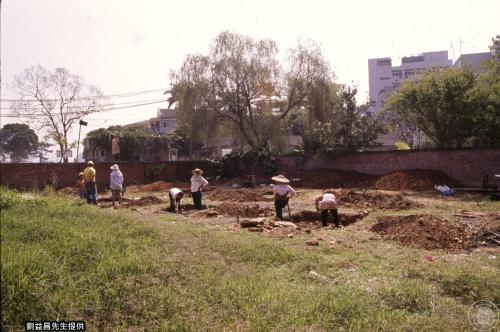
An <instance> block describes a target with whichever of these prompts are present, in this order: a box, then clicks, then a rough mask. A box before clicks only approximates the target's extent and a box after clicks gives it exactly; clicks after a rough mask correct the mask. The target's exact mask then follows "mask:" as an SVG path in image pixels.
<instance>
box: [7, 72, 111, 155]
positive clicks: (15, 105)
mask: <svg viewBox="0 0 500 332" xmlns="http://www.w3.org/2000/svg"><path fill="white" fill-rule="evenodd" d="M12 90H13V91H14V92H15V93H16V94H17V95H18V99H16V100H14V101H12V104H11V109H12V111H13V112H14V114H16V115H18V116H19V117H22V118H23V119H27V122H29V123H30V124H32V126H33V127H34V128H36V129H37V130H44V131H46V133H47V137H48V138H49V139H50V140H53V141H54V142H55V143H56V144H57V145H58V146H59V149H60V150H61V151H67V150H68V149H70V148H71V147H73V144H72V143H71V142H69V139H68V136H69V133H70V131H71V128H72V127H73V126H74V125H75V124H78V121H79V120H80V119H81V118H82V117H83V116H85V115H88V114H90V113H94V112H98V111H100V110H101V109H102V105H103V103H104V97H103V94H102V92H101V91H100V90H99V89H98V88H97V87H95V86H93V85H90V84H88V83H86V82H85V81H84V80H83V78H82V77H80V76H78V75H74V74H71V73H70V72H69V71H68V70H66V69H65V68H56V69H55V70H54V71H53V72H51V71H49V70H47V69H45V68H43V67H42V66H36V67H30V68H27V69H25V70H24V71H23V72H22V73H21V74H20V75H18V76H16V77H15V78H14V83H13V86H12ZM61 160H64V162H68V158H63V157H62V158H61Z"/></svg>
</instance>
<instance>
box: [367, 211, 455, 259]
mask: <svg viewBox="0 0 500 332" xmlns="http://www.w3.org/2000/svg"><path fill="white" fill-rule="evenodd" d="M371 230H372V231H373V232H376V233H381V234H384V235H386V236H387V237H389V238H391V239H393V240H397V241H399V242H401V243H403V244H404V245H411V246H415V247H420V248H424V249H446V250H450V251H453V250H460V249H461V248H462V244H461V243H460V242H459V241H460V240H461V239H462V230H461V228H460V227H459V226H457V225H454V224H452V223H450V222H448V221H446V220H443V219H440V218H437V217H434V216H431V215H411V216H405V217H383V218H379V219H378V221H377V223H376V224H375V225H373V226H372V228H371Z"/></svg>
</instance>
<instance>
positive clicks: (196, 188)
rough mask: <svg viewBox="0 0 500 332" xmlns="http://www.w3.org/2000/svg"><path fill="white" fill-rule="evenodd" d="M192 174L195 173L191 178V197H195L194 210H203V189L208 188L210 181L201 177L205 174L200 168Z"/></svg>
mask: <svg viewBox="0 0 500 332" xmlns="http://www.w3.org/2000/svg"><path fill="white" fill-rule="evenodd" d="M191 173H193V176H192V177H191V196H193V204H194V208H195V209H197V210H201V209H202V208H203V207H202V206H201V198H202V193H201V188H202V187H204V186H207V185H208V181H207V180H206V179H205V178H204V177H203V176H201V175H202V174H203V170H201V169H199V168H196V169H193V170H192V171H191ZM205 205H206V204H205Z"/></svg>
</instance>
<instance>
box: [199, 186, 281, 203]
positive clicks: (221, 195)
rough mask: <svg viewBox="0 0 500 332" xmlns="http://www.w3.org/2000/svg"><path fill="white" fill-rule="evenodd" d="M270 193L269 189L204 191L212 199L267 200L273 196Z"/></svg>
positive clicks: (231, 200)
mask: <svg viewBox="0 0 500 332" xmlns="http://www.w3.org/2000/svg"><path fill="white" fill-rule="evenodd" d="M272 193H273V192H272V190H269V189H229V188H217V189H214V190H211V191H209V192H207V193H205V195H207V197H209V198H210V199H211V200H214V201H229V202H269V201H272V200H273V197H271V196H269V195H272ZM266 195H268V196H266Z"/></svg>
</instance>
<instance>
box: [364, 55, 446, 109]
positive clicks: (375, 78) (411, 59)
mask: <svg viewBox="0 0 500 332" xmlns="http://www.w3.org/2000/svg"><path fill="white" fill-rule="evenodd" d="M452 65H453V61H452V60H450V59H448V51H437V52H424V53H422V54H418V55H413V56H405V57H403V58H402V59H401V65H399V66H393V64H392V59H391V58H389V57H385V58H376V59H368V79H369V96H370V107H369V108H368V111H369V112H370V113H378V112H379V111H380V109H381V108H382V106H383V104H384V99H385V98H387V97H388V96H389V95H390V94H391V93H392V91H394V90H396V89H397V88H398V87H399V86H400V85H401V83H402V82H403V80H405V79H408V78H409V79H413V78H415V76H416V75H417V74H419V73H421V72H423V71H425V70H429V69H442V68H448V67H451V66H452Z"/></svg>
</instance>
